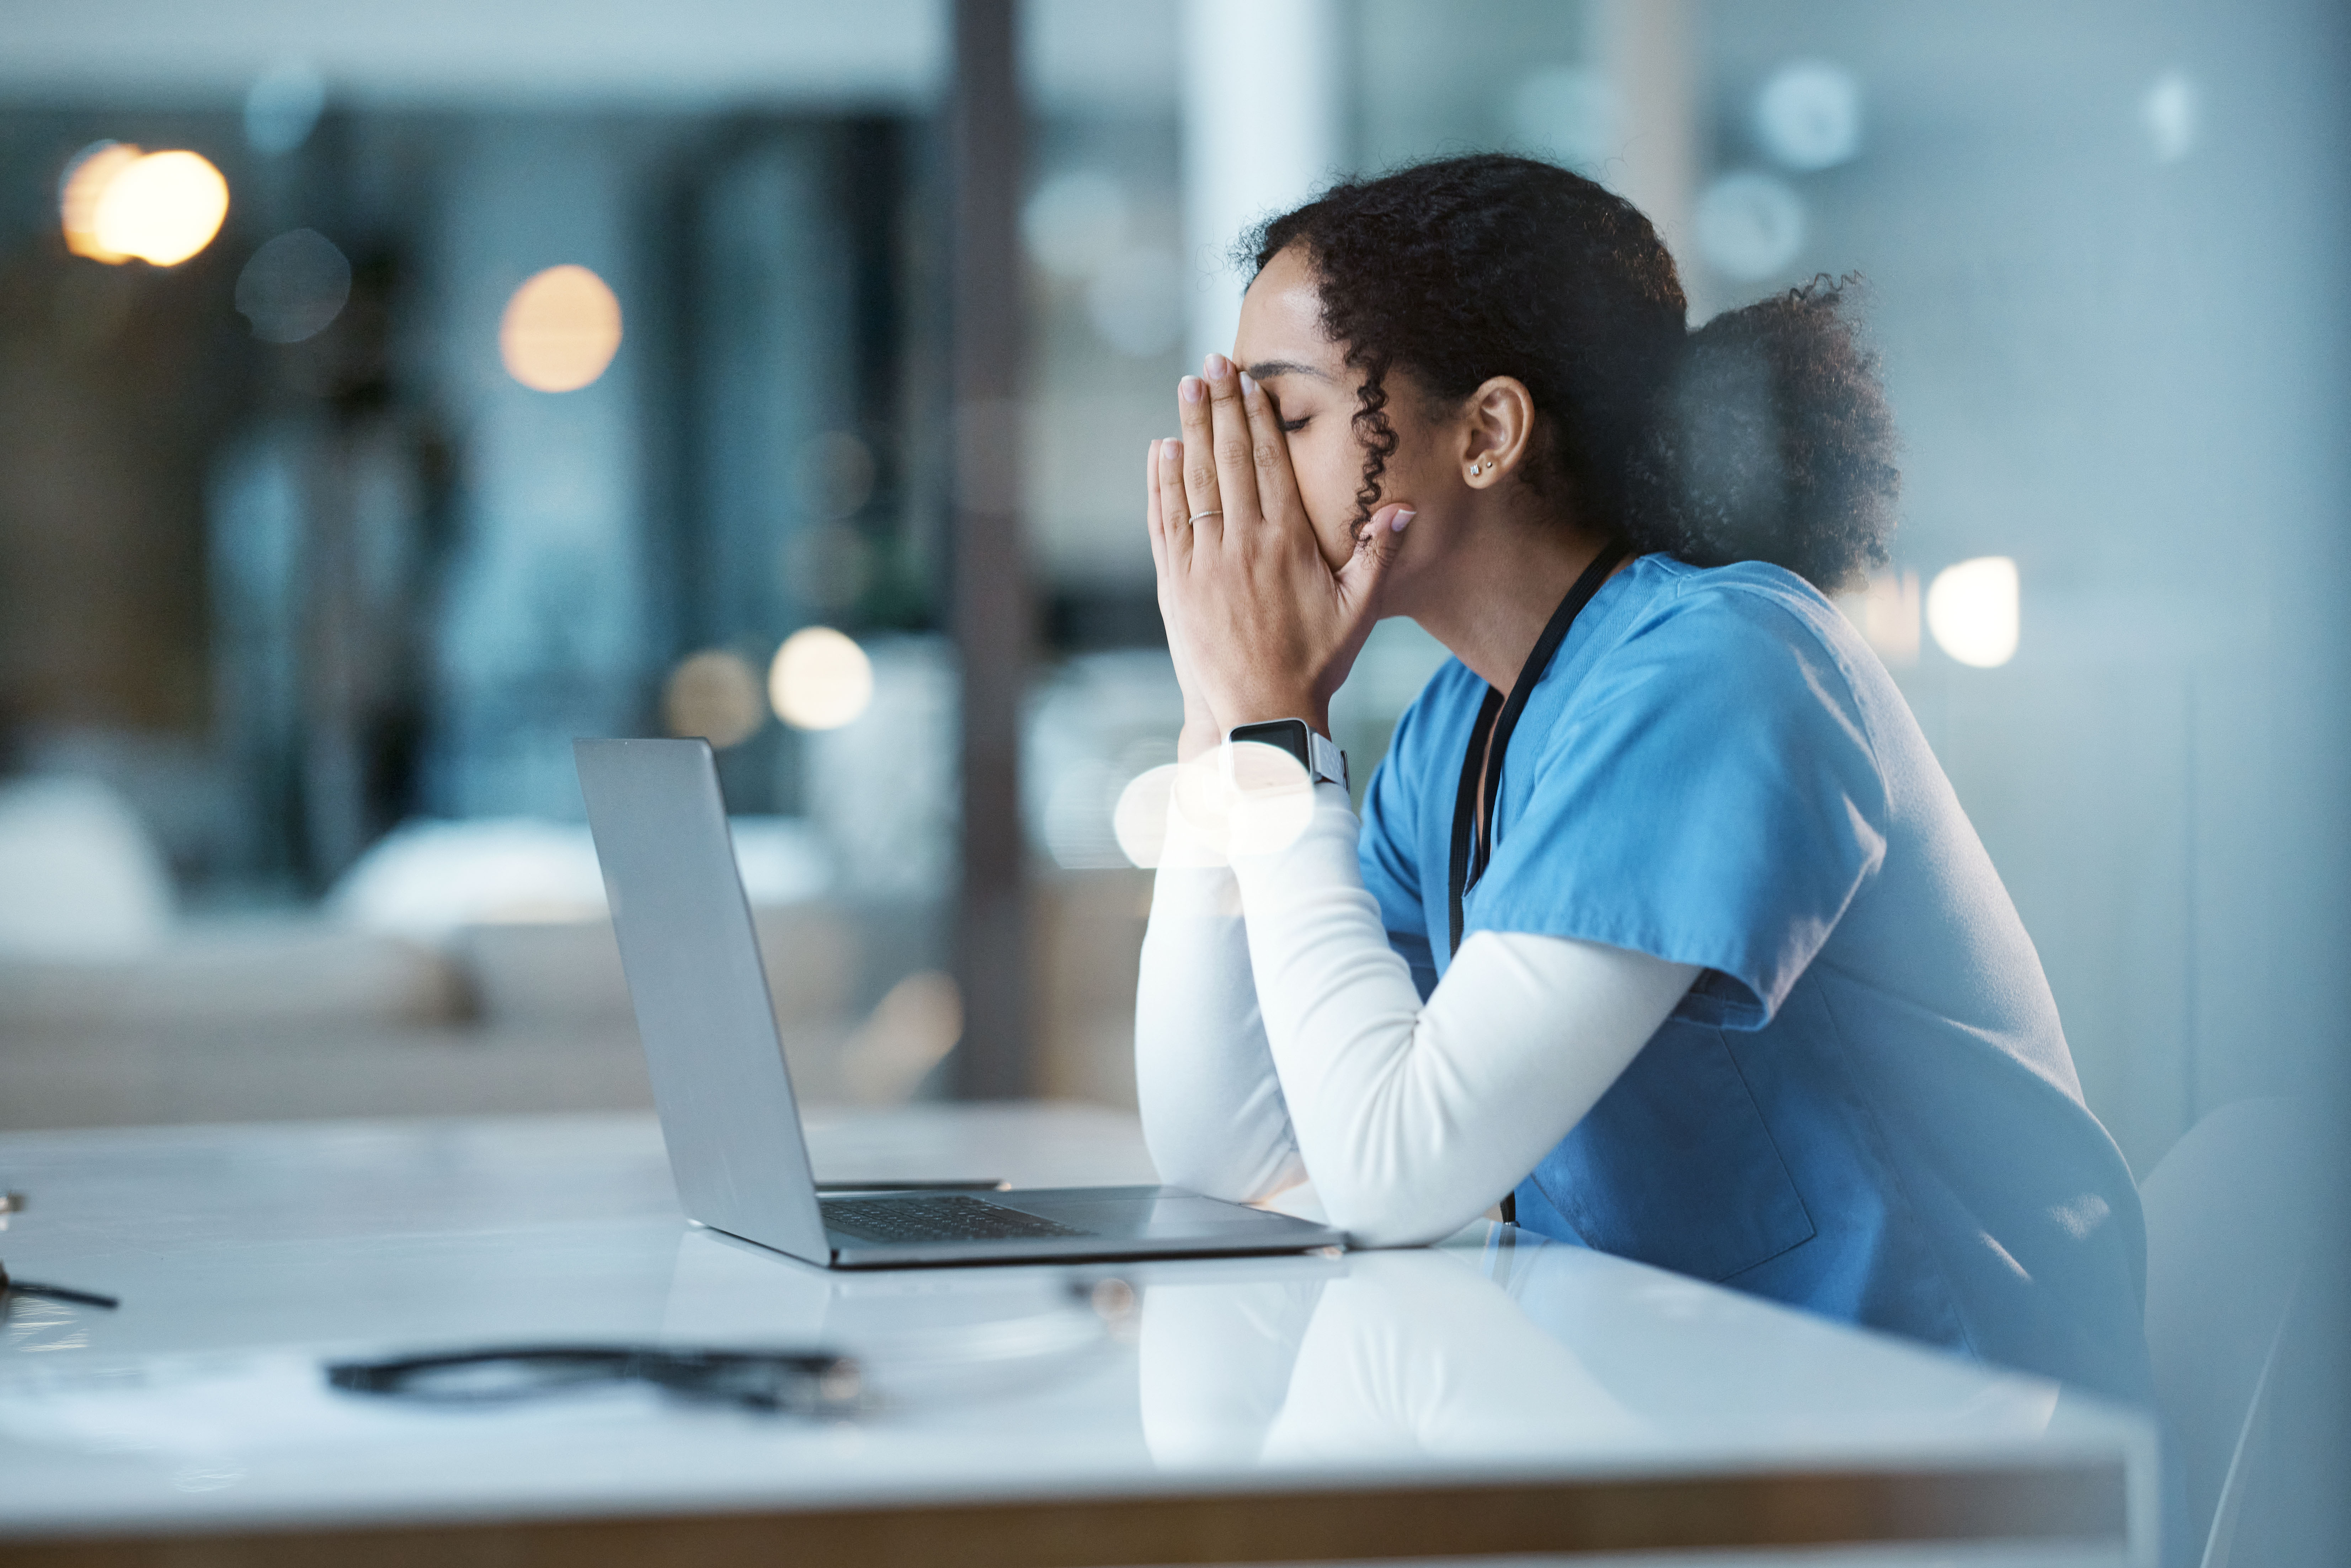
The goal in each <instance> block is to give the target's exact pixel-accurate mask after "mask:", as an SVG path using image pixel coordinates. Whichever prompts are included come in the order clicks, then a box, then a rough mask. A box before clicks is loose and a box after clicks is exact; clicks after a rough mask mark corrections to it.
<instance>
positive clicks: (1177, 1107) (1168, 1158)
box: [1134, 854, 1305, 1202]
mask: <svg viewBox="0 0 2351 1568" xmlns="http://www.w3.org/2000/svg"><path fill="white" fill-rule="evenodd" d="M1175 858H1176V859H1183V858H1186V857H1184V856H1182V855H1180V854H1179V855H1177V856H1176V857H1175ZM1134 1001H1135V1005H1134V1067H1135V1091H1136V1095H1137V1097H1138V1099H1139V1100H1140V1102H1141V1105H1142V1107H1143V1134H1144V1142H1145V1143H1146V1144H1147V1145H1148V1146H1149V1147H1150V1150H1151V1158H1152V1162H1153V1163H1154V1164H1155V1165H1156V1166H1157V1167H1158V1169H1159V1176H1160V1179H1161V1180H1163V1181H1166V1182H1169V1183H1171V1184H1173V1185H1175V1186H1177V1187H1187V1188H1190V1189H1192V1190H1193V1191H1195V1192H1205V1193H1207V1194H1208V1195H1209V1196H1211V1197H1215V1198H1223V1199H1230V1200H1232V1201H1235V1202H1251V1201H1254V1200H1256V1199H1261V1198H1269V1197H1271V1196H1272V1195H1273V1194H1275V1193H1277V1192H1280V1191H1281V1190H1282V1189H1285V1188H1289V1187H1294V1186H1296V1185H1297V1184H1298V1182H1299V1181H1301V1179H1304V1175H1305V1172H1304V1170H1303V1169H1302V1168H1301V1165H1300V1162H1299V1158H1298V1145H1297V1141H1296V1140H1295V1138H1293V1137H1292V1136H1291V1134H1290V1114H1289V1108H1288V1107H1287V1106H1285V1105H1284V1104H1283V1101H1282V1096H1281V1085H1280V1081H1279V1079H1278V1078H1277V1077H1276V1076H1275V1075H1274V1070H1273V1058H1272V1057H1271V1056H1270V1054H1268V1053H1267V1050H1266V1043H1265V1030H1264V1027H1263V1026H1262V1025H1261V1024H1260V1023H1259V1018H1258V1000H1257V986H1256V984H1255V983H1254V982H1253V981H1251V979H1250V978H1249V939H1248V937H1247V936H1246V934H1245V933H1244V932H1243V931H1242V929H1241V915H1240V895H1239V891H1238V888H1236V886H1235V884H1234V881H1233V874H1232V872H1231V871H1230V870H1229V869H1228V868H1226V867H1221V866H1217V867H1206V866H1187V865H1168V866H1165V867H1163V868H1162V869H1161V870H1160V872H1159V874H1158V878H1157V880H1156V882H1155V884H1154V887H1153V891H1152V899H1151V924H1150V927H1149V929H1147V930H1146V931H1145V933H1144V939H1143V971H1142V976H1141V980H1140V982H1139V983H1138V984H1137V986H1136V987H1135V999H1134Z"/></svg>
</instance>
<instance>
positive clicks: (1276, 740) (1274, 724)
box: [1225, 719, 1314, 779]
mask: <svg viewBox="0 0 2351 1568" xmlns="http://www.w3.org/2000/svg"><path fill="white" fill-rule="evenodd" d="M1225 739H1226V740H1228V741H1231V742H1241V741H1255V742H1257V743H1258V744H1259V745H1261V746H1280V748H1281V749H1282V750H1283V751H1285V752H1288V753H1290V755H1291V756H1293V757H1296V758H1297V759H1298V765H1299V766H1300V767H1301V768H1304V769H1305V770H1306V776H1307V777H1308V778H1310V779H1311V778H1312V777H1313V776H1314V756H1313V753H1311V752H1310V751H1309V750H1308V749H1307V741H1306V721H1305V720H1303V719H1269V720H1268V721H1266V722H1264V723H1262V724H1239V725H1236V726H1234V728H1233V730H1232V731H1231V732H1230V733H1228V734H1227V735H1226V737H1225Z"/></svg>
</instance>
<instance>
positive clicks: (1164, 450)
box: [1159, 436, 1184, 468]
mask: <svg viewBox="0 0 2351 1568" xmlns="http://www.w3.org/2000/svg"><path fill="white" fill-rule="evenodd" d="M1159 461H1160V462H1164V463H1165V464H1166V465H1167V466H1168V467H1170V468H1173V467H1175V465H1176V464H1177V463H1179V462H1183V461H1184V443H1183V442H1182V441H1177V440H1176V439H1175V437H1174V436H1169V437H1168V438H1167V439H1166V440H1165V441H1161V442H1160V443H1159Z"/></svg>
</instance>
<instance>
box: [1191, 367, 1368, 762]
mask: <svg viewBox="0 0 2351 1568" xmlns="http://www.w3.org/2000/svg"><path fill="white" fill-rule="evenodd" d="M1207 372H1208V373H1207V379H1205V380H1203V379H1198V378H1195V377H1189V376H1187V377H1186V378H1185V379H1184V380H1183V383H1182V384H1181V386H1180V387H1179V388H1178V392H1177V403H1176V412H1177V415H1178V417H1179V418H1180V419H1181V421H1182V422H1183V430H1184V436H1183V439H1182V440H1181V441H1161V442H1158V443H1156V445H1155V452H1154V453H1153V458H1154V461H1155V463H1156V466H1157V473H1156V476H1155V483H1154V486H1153V494H1152V498H1151V504H1150V509H1149V514H1148V515H1149V525H1150V530H1151V554H1152V560H1153V563H1154V565H1155V566H1156V567H1157V570H1158V578H1159V608H1160V614H1161V616H1162V617H1163V618H1165V620H1166V623H1167V639H1168V647H1169V650H1170V651H1171V653H1173V655H1174V657H1175V667H1176V679H1177V680H1178V681H1179V682H1181V683H1182V684H1183V686H1184V689H1185V697H1186V709H1185V711H1186V724H1185V729H1186V749H1187V750H1188V749H1189V748H1190V746H1191V745H1192V744H1193V743H1194V742H1195V741H1196V738H1197V737H1196V734H1195V725H1196V723H1201V722H1205V723H1207V724H1208V725H1210V726H1212V729H1211V733H1212V734H1213V736H1214V737H1215V738H1216V739H1221V738H1222V736H1223V732H1225V731H1226V730H1228V729H1230V728H1232V727H1233V726H1234V725H1237V724H1250V723H1256V722H1260V721H1262V720H1267V719H1289V718H1301V719H1304V720H1305V721H1306V722H1308V723H1310V724H1312V725H1313V726H1315V727H1316V728H1317V729H1319V730H1321V731H1322V732H1323V733H1325V734H1328V733H1329V732H1330V702H1331V696H1332V693H1333V692H1335V691H1338V689H1339V686H1340V683H1341V682H1342V681H1343V680H1346V678H1347V671H1348V670H1349V669H1351V668H1352V667H1353V664H1354V661H1355V655H1356V653H1357V652H1359V651H1360V650H1361V649H1362V648H1363V646H1364V638H1365V637H1367V636H1369V635H1370V633H1371V629H1372V626H1373V623H1374V621H1375V620H1376V619H1377V618H1378V588H1379V583H1380V578H1381V576H1382V575H1383V574H1384V571H1385V570H1386V566H1387V563H1388V561H1389V560H1390V558H1392V557H1393V556H1394V555H1395V531H1396V529H1397V528H1398V527H1399V526H1400V525H1401V523H1400V520H1404V521H1408V520H1409V519H1410V517H1411V515H1412V514H1411V513H1409V512H1407V511H1405V510H1404V509H1403V508H1402V507H1398V506H1386V507H1383V508H1381V509H1380V511H1379V512H1378V513H1376V514H1374V516H1373V518H1372V526H1371V527H1370V528H1369V529H1367V530H1366V531H1365V533H1364V538H1363V541H1362V542H1361V543H1360V544H1359V545H1358V546H1357V547H1356V550H1355V552H1354V554H1353V555H1352V556H1349V557H1348V559H1347V560H1346V562H1345V563H1344V564H1343V565H1342V566H1340V567H1339V568H1338V569H1337V570H1336V571H1333V570H1332V567H1331V566H1330V564H1329V563H1328V562H1327V561H1325V560H1324V559H1323V556H1322V549H1321V547H1320V545H1318V544H1317V542H1316V540H1315V536H1314V530H1313V528H1312V526H1311V524H1309V522H1308V521H1307V517H1306V511H1305V507H1304V506H1303V504H1301V502H1300V500H1299V494H1298V482H1297V478H1296V475H1295V474H1294V473H1293V472H1292V471H1291V469H1290V449H1289V445H1288V442H1287V441H1285V440H1284V438H1283V435H1282V431H1281V424H1280V419H1279V417H1278V416H1277V415H1276V413H1275V411H1274V409H1273V405H1272V404H1271V402H1270V400H1268V399H1267V397H1266V395H1265V390H1264V389H1263V388H1261V387H1259V386H1258V385H1257V384H1256V383H1255V382H1254V381H1251V380H1250V379H1249V378H1248V377H1246V376H1242V375H1240V374H1239V373H1238V371H1237V370H1236V369H1235V368H1234V367H1233V365H1232V364H1231V362H1230V361H1228V360H1227V359H1226V358H1224V356H1222V355H1220V354H1212V355H1210V356H1209V357H1208V362H1207ZM1195 703H1197V705H1198V706H1200V707H1202V708H1204V709H1205V710H1206V711H1205V712H1204V713H1198V714H1196V713H1195V711H1194V710H1195Z"/></svg>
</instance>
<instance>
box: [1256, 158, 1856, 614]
mask: <svg viewBox="0 0 2351 1568" xmlns="http://www.w3.org/2000/svg"><path fill="white" fill-rule="evenodd" d="M1291 245H1300V246H1302V247H1303V248H1304V251H1305V255H1306V260H1307V261H1308V263H1309V265H1311V268H1312V270H1313V273H1314V275H1315V279H1316V283H1317V285H1318V286H1319V289H1320V292H1321V295H1322V326H1323V328H1324V330H1325V331H1327V332H1328V333H1329V334H1330V335H1331V337H1332V340H1333V341H1334V342H1338V343H1343V344H1344V345H1346V348H1347V363H1348V365H1349V366H1350V367H1352V368H1353V369H1356V370H1358V371H1360V372H1361V373H1362V374H1363V375H1364V385H1363V388H1362V389H1361V391H1360V393H1359V395H1358V400H1357V406H1356V410H1355V414H1354V426H1355V431H1356V436H1357V439H1358V440H1359V441H1361V442H1362V443H1363V446H1364V483H1363V488H1362V489H1361V490H1360V491H1359V492H1358V493H1357V494H1356V517H1355V526H1356V529H1357V531H1358V533H1360V532H1361V530H1362V529H1363V528H1364V527H1365V526H1367V525H1368V524H1369V523H1370V521H1371V514H1372V511H1373V509H1374V507H1376V506H1377V505H1378V504H1380V496H1381V479H1382V476H1383V474H1384V472H1385V470H1386V466H1387V460H1388V459H1389V458H1390V457H1391V456H1392V455H1394V453H1395V449H1396V433H1395V427H1394V425H1393V424H1392V423H1391V422H1390V421H1389V417H1388V389H1387V378H1388V376H1389V374H1390V372H1391V371H1393V370H1395V369H1397V368H1399V367H1401V368H1402V369H1404V370H1405V371H1406V372H1407V373H1408V374H1410V375H1411V376H1412V377H1413V378H1414V379H1416V381H1417V382H1418V383H1419V384H1420V385H1421V386H1423V387H1425V388H1426V389H1427V391H1428V393H1429V395H1430V396H1431V397H1432V398H1434V399H1437V400H1439V401H1440V402H1441V403H1443V404H1448V405H1449V404H1454V403H1458V401H1459V400H1462V399H1465V398H1467V397H1468V396H1469V395H1470V393H1472V392H1473V391H1475V390H1476V389H1478V387H1479V385H1480V384H1482V383H1483V382H1484V381H1485V380H1486V379H1488V378H1489V377H1493V376H1512V377H1516V378H1517V379H1519V380H1520V381H1522V382H1524V383H1525V384H1526V387H1527V389H1528V390H1529V391H1530V392H1531V393H1532V394H1533V396H1534V402H1535V408H1536V410H1537V412H1538V416H1539V423H1538V426H1537V431H1536V441H1535V445H1534V448H1533V450H1532V452H1531V461H1530V462H1528V463H1527V464H1526V466H1525V469H1524V470H1523V472H1524V473H1525V476H1526V482H1527V483H1530V484H1531V485H1533V486H1534V487H1535V489H1536V491H1537V492H1538V493H1541V494H1545V495H1562V496H1563V497H1564V499H1565V501H1566V503H1567V504H1568V505H1570V506H1571V507H1572V508H1573V511H1574V513H1575V514H1577V515H1578V516H1580V517H1583V518H1585V519H1588V520H1590V521H1591V522H1592V523H1593V524H1596V525H1598V526H1601V527H1604V528H1605V529H1608V530H1610V531H1612V532H1614V533H1616V534H1619V535H1623V536H1624V537H1625V539H1626V540H1627V541H1628V542H1630V543H1631V544H1632V545H1633V546H1634V548H1635V549H1636V550H1639V551H1644V552H1646V551H1653V550H1662V551H1667V552H1669V553H1670V554H1672V555H1675V556H1679V557H1680V558H1681V559H1683V560H1686V561H1688V562H1691V563H1692V564H1694V565H1698V566H1720V565H1724V564H1726V563H1728V562H1731V561H1745V560H1760V561H1770V562H1771V563H1773V564H1775V565H1778V566H1785V567H1786V568H1788V569H1789V570H1790V571H1792V572H1794V573H1797V574H1798V575H1799V576H1802V577H1804V578H1806V579H1807V580H1808V581H1810V582H1812V583H1813V585H1814V586H1816V587H1820V588H1821V589H1823V591H1831V592H1833V591H1835V590H1837V589H1839V588H1842V587H1846V586H1848V585H1850V584H1851V583H1852V582H1853V581H1854V580H1855V578H1856V577H1858V576H1861V575H1862V574H1863V573H1865V571H1867V569H1868V568H1869V567H1871V566H1882V565H1884V564H1885V563H1886V536H1887V535H1889V534H1890V533H1891V532H1892V531H1893V527H1894V521H1895V508H1896V501H1897V498H1898V496H1899V493H1900V489H1901V473H1900V471H1899V470H1898V469H1896V466H1895V463H1894V455H1895V445H1896V439H1895V430H1894V418H1893V415H1892V413H1891V411H1890V410H1888V409H1887V407H1886V394H1885V390H1884V389H1883V388H1882V387H1881V386H1880V384H1879V382H1878V377H1877V359H1876V355H1875V354H1873V353H1872V352H1870V351H1869V350H1868V349H1867V348H1865V346H1864V345H1863V343H1862V342H1861V340H1860V339H1859V337H1857V335H1856V334H1855V329H1854V326H1853V323H1852V321H1851V319H1850V312H1849V311H1848V309H1847V304H1848V301H1849V299H1850V298H1851V297H1852V296H1853V295H1854V294H1855V293H1856V292H1857V290H1856V289H1855V285H1856V284H1857V283H1858V281H1859V280H1858V279H1857V278H1854V277H1846V278H1844V279H1831V278H1829V277H1826V276H1822V277H1818V278H1815V279H1814V280H1813V282H1811V283H1809V284H1806V285H1805V286H1802V288H1796V289H1791V290H1789V291H1787V292H1786V293H1784V294H1780V295H1775V296H1772V297H1771V298H1768V299H1764V300H1761V301H1758V302H1757V303H1755V304H1753V305H1750V306H1746V307H1745V308H1743V309H1740V310H1732V311H1726V312H1725V313H1723V314H1722V315H1720V316H1718V317H1715V318H1714V319H1713V320H1711V321H1709V322H1708V323H1707V324H1706V326H1705V327H1702V328H1700V329H1699V330H1698V331H1696V332H1692V331H1690V330H1689V329H1688V327H1687V317H1688V311H1689V306H1688V301H1687V299H1686V297H1685V296H1683V293H1682V286H1681V279H1680V276H1679V275H1678V274H1677V272H1676V271H1675V268H1674V259H1673V257H1672V255H1671V254H1668V253H1667V250H1666V247H1665V244H1664V242H1662V241H1661V240H1659V239H1658V237H1657V232H1656V229H1655V228H1654V227H1653V226H1651V224H1650V223H1649V220H1648V219H1647V218H1646V217H1644V216H1642V215H1641V213H1640V212H1639V211H1638V210H1637V209H1635V207H1634V206H1633V204H1632V203H1631V202H1627V201H1625V199H1624V198H1623V197H1621V196H1618V195H1616V194H1614V193H1613V192H1609V191H1607V190H1606V189H1604V188H1603V187H1602V186H1600V185H1597V184H1595V183H1593V182H1592V181H1590V180H1587V179H1584V178H1583V176H1582V175H1579V174H1574V173H1571V172H1570V171H1567V170H1565V169H1562V168H1560V167H1558V166H1557V165H1555V164H1551V163H1545V162H1542V161H1539V160H1536V159H1531V158H1516V157H1510V156H1507V155H1504V154H1499V153H1480V154H1477V155H1473V156H1470V157H1464V158H1447V159H1441V160H1437V161H1431V162H1426V163H1416V164H1412V165H1409V166H1407V167H1405V168H1402V169H1398V170H1395V171H1392V172H1390V173H1387V174H1383V175H1380V176H1378V177H1377V178H1374V179H1366V180H1353V181H1347V182H1343V183H1340V184H1337V185H1334V186H1332V187H1331V188H1330V189H1329V190H1327V191H1325V192H1323V193H1322V195H1320V196H1318V197H1316V198H1315V199H1314V200H1313V201H1311V202H1307V203H1306V204H1305V205H1304V206H1302V207H1300V208H1298V209H1297V210H1296V211H1294V212H1290V213H1283V214H1282V215H1280V217H1276V218H1273V219H1271V220H1270V221H1268V222H1267V223H1264V224H1263V225H1261V226H1260V227H1259V228H1258V229H1257V230H1256V231H1255V232H1254V233H1252V234H1249V236H1248V237H1247V238H1246V239H1245V240H1244V241H1243V242H1242V244H1241V246H1240V247H1239V250H1238V258H1239V259H1240V261H1241V262H1242V264H1243V265H1244V266H1253V267H1254V269H1256V270H1262V269H1263V268H1264V267H1265V265H1266V264H1268V263H1269V262H1270V261H1271V260H1272V259H1273V258H1274V257H1275V256H1276V255H1278V254H1280V253H1281V252H1282V251H1284V250H1286V249H1288V248H1289V247H1290V246H1291Z"/></svg>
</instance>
